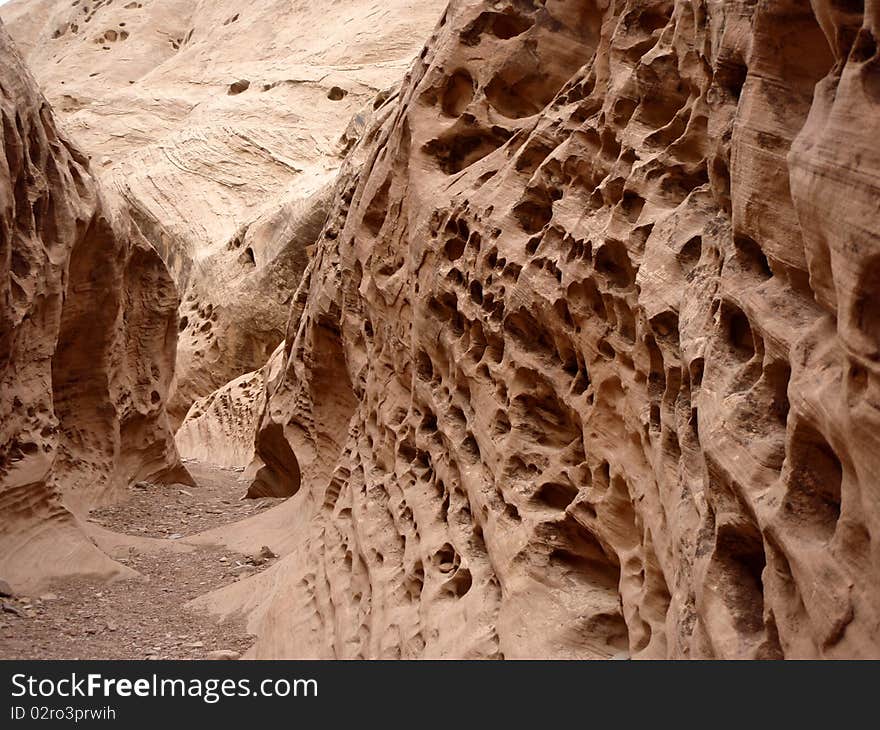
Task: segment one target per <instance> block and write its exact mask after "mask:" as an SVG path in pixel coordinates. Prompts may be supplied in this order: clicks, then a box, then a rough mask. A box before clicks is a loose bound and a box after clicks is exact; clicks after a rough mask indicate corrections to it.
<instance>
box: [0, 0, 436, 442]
mask: <svg viewBox="0 0 880 730" xmlns="http://www.w3.org/2000/svg"><path fill="white" fill-rule="evenodd" d="M441 11H442V8H441V7H438V6H437V5H436V4H435V3H432V2H426V1H425V0H392V1H390V2H389V1H388V0H336V1H334V2H328V1H326V0H324V1H322V2H290V0H257V1H254V2H248V3H246V4H245V5H243V4H242V3H241V2H240V1H239V0H200V1H199V2H193V0H151V1H150V2H121V1H120V0H117V2H110V1H107V0H90V1H89V2H80V3H76V4H72V3H71V2H70V0H49V1H48V2H47V1H46V0H13V2H11V3H9V4H8V5H4V6H3V7H2V8H0V15H2V17H3V18H4V19H5V20H6V21H7V22H8V23H9V26H10V32H11V34H12V35H13V37H14V38H15V39H16V40H17V41H18V42H19V43H20V44H21V45H22V47H23V48H25V49H26V51H27V54H26V55H27V60H28V63H29V65H30V66H31V68H32V69H33V71H34V74H35V76H36V77H37V79H38V80H39V81H40V84H41V85H42V87H43V88H44V90H45V92H46V94H47V96H48V98H49V100H50V102H52V103H53V105H54V106H55V107H56V108H57V109H59V111H60V112H61V113H62V115H63V119H64V121H65V124H66V125H67V127H68V128H69V129H70V131H71V133H72V134H73V135H74V138H75V139H76V140H77V142H78V143H79V144H80V145H82V147H83V148H84V150H85V151H86V152H87V153H88V154H89V155H90V156H91V158H92V161H93V163H94V169H95V170H97V171H98V174H99V176H100V177H101V178H102V180H103V181H105V182H106V183H108V186H110V187H113V188H116V189H117V190H119V191H120V192H121V195H122V198H123V199H124V200H125V201H126V203H127V206H128V207H129V209H130V212H131V214H132V215H133V217H134V219H135V221H136V222H137V223H138V225H139V226H140V228H141V230H142V232H143V233H144V235H146V237H147V238H148V239H149V240H150V242H151V243H153V245H154V246H155V247H156V248H157V249H158V250H159V251H160V253H161V254H162V256H163V258H164V259H165V261H166V263H167V264H168V267H169V269H170V270H171V272H172V274H173V276H174V279H175V282H176V284H177V286H178V290H179V291H180V292H181V294H182V296H181V298H182V300H183V306H182V308H181V313H180V314H181V328H182V329H181V336H180V346H179V347H178V361H177V368H176V375H177V380H176V388H175V392H174V395H173V397H172V400H171V403H170V404H169V412H170V414H171V416H172V419H173V421H174V423H175V425H177V424H179V423H180V421H181V420H182V419H183V417H184V416H185V415H186V412H187V410H188V409H189V407H190V405H191V404H192V403H193V402H194V401H195V400H197V399H199V398H201V397H204V396H207V395H208V394H210V393H211V392H212V391H214V390H215V389H217V388H220V387H222V386H223V385H225V384H226V383H227V382H228V381H230V380H232V379H233V378H235V377H238V376H239V375H241V374H243V373H245V372H249V371H252V370H256V369H258V368H260V367H261V366H262V365H263V364H264V363H265V362H266V360H267V358H268V357H269V356H270V355H271V354H272V352H273V351H274V350H275V348H276V347H277V345H278V344H279V343H280V342H281V340H282V339H283V333H284V326H285V322H286V318H287V312H288V310H289V308H290V296H291V293H292V291H293V290H295V289H296V285H297V283H298V282H299V277H300V275H301V273H302V269H303V267H304V265H305V260H306V253H305V250H306V247H307V246H309V245H311V244H313V243H314V241H315V238H316V237H317V235H318V233H319V232H320V228H321V225H322V224H323V221H324V217H325V214H326V204H327V196H326V191H327V190H328V188H329V187H330V186H332V181H333V178H334V177H335V174H336V170H337V169H338V167H339V165H340V163H341V159H342V153H343V152H344V151H345V147H346V143H347V139H346V137H345V133H346V131H347V130H348V127H349V122H350V120H351V119H352V117H353V116H355V115H356V114H358V113H359V112H361V110H362V108H364V107H365V106H366V107H367V108H369V106H370V105H372V103H373V101H374V99H375V98H376V97H377V94H379V95H380V98H381V95H382V94H383V93H384V90H385V89H387V88H388V87H389V86H392V85H393V84H396V83H397V82H398V81H399V80H400V78H401V77H402V76H403V74H404V72H405V70H406V68H407V66H408V65H409V64H410V63H411V61H412V59H413V57H414V56H415V54H416V53H417V52H418V51H419V49H420V47H421V44H422V42H423V40H424V38H425V36H426V35H427V33H428V32H429V30H430V28H431V26H432V24H433V23H435V22H436V20H437V18H438V17H439V14H440V12H441ZM349 131H351V130H349ZM354 131H355V132H356V130H354ZM341 138H342V139H341Z"/></svg>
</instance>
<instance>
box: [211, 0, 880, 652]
mask: <svg viewBox="0 0 880 730" xmlns="http://www.w3.org/2000/svg"><path fill="white" fill-rule="evenodd" d="M869 7H870V8H873V9H872V10H870V11H869V12H867V13H865V14H864V15H863V13H862V10H861V3H839V2H832V1H831V0H827V1H826V0H815V1H814V2H812V3H811V4H810V3H804V2H796V1H795V0H768V1H767V2H760V3H752V2H740V1H738V0H727V1H725V2H711V3H707V2H701V1H697V0H678V1H673V0H654V1H651V0H629V1H626V2H624V1H618V2H615V1H613V0H612V1H610V2H592V1H588V0H547V1H546V2H539V1H538V0H535V1H531V0H519V1H516V2H507V1H504V0H502V1H501V2H496V3H491V4H490V3H487V2H476V1H475V0H456V1H455V2H453V3H452V4H451V5H450V7H449V9H448V11H447V13H446V14H445V15H444V17H443V19H442V21H441V23H440V26H439V27H438V29H437V32H436V34H435V36H434V37H433V38H432V39H431V41H430V42H429V44H428V46H427V47H426V50H425V52H424V53H422V55H421V56H420V58H419V60H418V61H417V62H416V64H415V65H414V67H413V69H412V71H411V73H410V75H409V77H408V80H407V82H406V83H405V85H404V90H403V92H402V94H401V96H400V99H399V100H394V101H392V102H389V103H388V104H387V105H386V107H383V108H382V109H381V110H380V114H381V115H382V117H380V119H379V120H378V121H377V122H376V123H375V124H374V126H373V127H372V128H371V129H370V130H369V131H368V133H367V134H366V135H365V137H364V139H363V140H362V142H361V144H360V145H359V147H358V148H357V149H356V150H355V152H354V154H353V155H352V157H351V158H350V164H349V167H348V169H347V170H346V171H345V172H344V173H343V176H342V178H341V180H340V183H339V188H338V190H337V195H336V198H335V202H334V205H333V209H332V212H331V218H330V220H329V222H328V224H327V227H326V229H325V231H324V234H323V236H322V238H321V240H320V242H319V246H318V249H317V252H316V255H315V257H314V259H313V260H312V262H311V263H310V266H309V268H308V270H307V272H306V276H305V279H304V281H303V284H302V287H301V289H300V291H299V293H298V295H297V297H296V299H295V302H294V311H293V315H292V317H291V322H290V325H289V328H288V333H287V342H288V345H287V350H286V352H285V356H286V361H285V374H284V375H283V377H282V378H281V379H280V380H279V381H278V382H277V383H275V384H274V385H273V384H270V386H269V399H268V403H267V406H266V410H265V413H264V416H263V424H262V432H264V433H265V432H271V434H272V438H273V443H274V442H275V441H276V440H277V436H278V434H279V433H281V434H283V435H284V437H285V439H286V441H287V443H288V444H289V446H290V448H291V450H292V451H293V453H294V454H295V459H296V467H297V474H299V475H300V476H301V484H296V485H295V486H296V488H297V489H298V492H297V493H296V496H295V497H294V498H293V499H292V500H291V501H290V504H291V505H292V506H291V507H290V508H289V509H290V513H291V515H293V514H295V515H296V518H295V520H294V519H292V522H291V524H292V525H293V526H295V529H296V530H298V540H299V543H298V547H296V548H295V549H293V550H291V553H290V555H289V556H288V557H287V558H285V560H284V561H282V562H281V563H280V564H279V565H278V566H276V567H275V568H273V572H272V579H271V582H270V581H269V580H268V579H266V578H257V579H253V580H252V583H253V581H256V583H257V584H256V585H253V584H246V585H247V587H246V588H245V589H242V590H247V591H248V593H249V594H250V595H248V596H246V597H245V596H244V595H243V594H242V593H241V591H239V592H236V590H235V589H233V590H229V591H226V592H225V593H224V594H222V595H220V596H218V597H217V601H218V603H217V605H218V606H225V608H226V609H228V608H229V606H230V605H232V604H235V603H236V601H238V605H244V606H246V607H248V608H249V609H253V610H254V614H253V616H254V626H255V628H257V629H258V630H259V631H260V632H261V640H260V643H259V644H258V648H257V653H258V655H261V656H271V655H276V656H278V655H282V656H321V657H329V656H340V657H341V656H345V657H355V656H358V657H394V656H403V657H412V656H456V657H471V656H484V657H499V656H506V657H548V656H549V657H584V656H586V657H607V656H611V655H614V654H617V653H620V652H627V653H629V654H631V655H632V656H635V657H723V658H740V657H762V658H777V657H783V656H784V657H867V656H873V657H877V656H878V655H880V632H878V619H880V616H878V606H880V585H878V576H880V556H878V547H877V546H878V540H880V507H878V501H877V498H878V493H880V492H878V487H877V476H876V475H877V474H878V473H880V461H878V459H880V456H878V455H880V429H878V423H880V420H878V419H880V411H878V408H880V398H878V395H877V393H878V382H880V381H878V374H880V368H878V357H880V356H878V352H880V350H878V347H880V327H878V326H876V325H877V322H880V317H878V316H877V312H880V304H878V301H880V299H878V297H880V279H878V275H880V266H878V265H877V262H878V261H880V238H878V230H880V213H878V210H877V206H876V201H877V200H878V192H880V191H878V182H877V180H878V178H877V174H876V172H877V170H878V169H880V159H878V155H880V152H878V148H877V145H876V139H877V136H878V132H880V129H878V126H880V121H878V120H880V94H878V92H877V90H878V88H880V61H878V53H877V45H876V38H877V35H878V33H880V16H878V10H877V7H876V5H869ZM817 84H818V86H817ZM814 89H815V93H814ZM361 162H363V168H362V171H361V172H360V173H358V170H359V169H360V168H359V165H360V163H361ZM342 363H344V365H343V364H342ZM274 448H275V450H276V451H277V445H276V447H274ZM258 451H259V449H258ZM271 461H272V460H271V459H264V462H266V463H265V464H264V465H263V468H264V469H269V470H270V471H271V466H272V465H271V463H270V462H271ZM281 472H283V469H282V470H280V471H279V473H278V474H277V475H276V476H277V477H278V478H279V479H281V480H284V479H285V478H286V477H285V475H284V474H283V473H281ZM260 591H264V592H263V593H259V592H260ZM255 595H260V598H255V597H254V596H255ZM224 602H225V603H224Z"/></svg>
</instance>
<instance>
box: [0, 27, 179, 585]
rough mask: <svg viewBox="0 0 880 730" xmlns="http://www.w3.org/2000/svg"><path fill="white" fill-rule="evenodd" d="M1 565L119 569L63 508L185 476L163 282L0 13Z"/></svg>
mask: <svg viewBox="0 0 880 730" xmlns="http://www.w3.org/2000/svg"><path fill="white" fill-rule="evenodd" d="M0 66H2V68H3V77H2V79H0V116H2V149H3V153H4V154H3V155H2V156H0V287H2V289H0V292H2V293H0V296H2V306H0V383H2V385H0V575H3V577H4V578H5V579H7V580H8V581H9V582H10V583H12V585H13V586H14V587H17V588H19V587H23V588H30V587H33V586H35V585H38V584H39V583H41V582H43V581H45V580H46V579H48V578H49V577H52V576H58V575H65V574H69V573H74V572H75V573H92V572H94V573H100V574H111V573H114V572H116V573H118V572H122V571H123V569H122V566H120V565H118V564H115V563H113V562H112V561H111V560H110V559H109V558H107V557H106V556H105V555H103V554H102V553H100V552H99V551H98V550H97V548H95V547H94V545H93V544H92V543H91V542H90V541H89V540H88V539H87V538H86V537H85V535H84V534H82V533H81V532H80V531H79V528H78V526H77V523H76V520H75V518H74V516H73V514H72V513H71V511H68V509H70V510H72V511H73V512H76V513H81V512H82V511H84V510H86V509H88V508H90V507H92V506H94V505H96V504H101V503H104V502H106V501H109V500H112V499H113V498H114V496H115V493H116V491H117V490H118V489H119V488H120V487H123V486H125V485H126V484H128V483H129V482H131V481H134V480H137V479H147V478H149V479H150V480H151V481H154V482H162V481H171V482H173V481H189V475H188V474H187V473H186V471H185V469H183V467H182V466H181V465H180V461H179V459H178V456H177V451H176V449H175V446H174V442H173V440H172V437H171V433H170V431H169V425H168V418H167V415H166V413H165V399H166V396H167V393H168V388H169V385H170V381H171V378H172V374H173V367H174V357H175V348H176V331H177V317H176V308H177V304H178V298H177V293H176V290H175V287H174V284H173V282H172V281H171V278H170V277H169V275H168V273H167V271H166V269H165V266H164V264H163V263H162V260H161V259H160V257H159V256H158V255H157V253H156V252H155V251H154V250H153V249H152V247H151V246H150V245H149V244H148V243H147V242H146V240H145V239H144V238H143V237H142V236H141V235H140V233H139V232H138V230H137V228H136V227H135V226H134V225H133V224H132V223H131V221H130V220H128V219H126V218H124V217H122V216H119V215H116V214H114V212H113V209H112V208H111V207H110V206H109V205H108V203H107V202H106V199H105V198H104V197H103V196H102V194H101V192H100V191H99V189H98V188H97V186H96V184H95V182H94V180H93V178H92V177H91V174H90V171H89V165H88V162H87V160H86V159H85V157H84V156H83V155H82V154H81V153H80V152H79V151H78V150H77V149H76V148H75V147H74V146H72V145H71V144H70V142H69V141H68V140H67V138H66V136H65V135H64V134H63V133H62V132H61V131H60V130H59V129H58V127H57V125H56V123H55V120H54V118H53V113H52V110H51V108H50V107H49V105H48V103H47V102H46V101H45V99H44V98H43V96H42V95H41V94H40V92H39V90H38V89H37V86H36V83H35V82H34V80H33V79H32V77H31V76H30V74H29V73H28V71H27V70H26V69H25V68H24V65H23V63H22V61H21V58H20V56H19V55H18V53H17V51H16V50H15V49H14V48H13V46H12V44H11V41H10V40H9V36H8V35H7V34H6V31H5V29H3V28H2V26H0Z"/></svg>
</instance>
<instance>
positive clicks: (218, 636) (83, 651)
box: [0, 462, 282, 659]
mask: <svg viewBox="0 0 880 730" xmlns="http://www.w3.org/2000/svg"><path fill="white" fill-rule="evenodd" d="M187 467H188V469H189V470H190V472H191V473H192V475H193V477H194V478H195V480H196V482H197V485H198V486H197V487H189V486H182V485H153V484H148V483H146V482H139V483H138V484H136V485H132V486H131V487H130V488H129V494H128V495H127V497H126V498H125V499H123V500H122V501H120V502H118V503H117V504H114V505H113V506H112V507H107V508H103V509H99V510H95V511H94V512H93V513H92V516H91V517H90V518H89V523H90V524H89V531H90V532H91V533H92V536H93V539H94V540H95V541H96V542H97V543H98V544H99V545H100V546H101V547H102V548H103V549H105V550H106V551H107V552H109V553H110V554H111V555H112V556H113V557H114V558H116V559H117V560H118V561H119V562H121V563H123V564H124V565H127V566H128V567H130V568H132V569H134V570H136V571H137V572H138V573H139V574H141V576H142V579H141V580H120V581H117V582H115V583H111V584H109V585H108V584H107V583H106V582H105V581H104V580H100V579H98V580H96V579H88V578H76V579H68V580H64V581H58V582H56V583H54V584H53V585H51V586H50V587H49V588H48V589H46V590H44V591H41V592H40V594H39V596H28V597H8V596H7V597H4V598H2V599H0V600H2V613H0V637H2V640H0V659H24V658H28V659H206V658H214V659H234V658H237V657H238V656H240V655H241V654H243V653H244V652H245V651H247V649H248V648H249V647H250V645H251V644H252V643H253V637H249V636H248V635H247V633H246V631H245V627H244V622H243V621H241V620H236V619H231V620H228V621H224V622H222V623H219V624H218V623H216V622H215V621H214V620H212V618H211V617H210V616H207V615H205V614H204V613H201V612H196V611H192V610H190V609H189V608H187V606H186V604H187V602H188V601H190V600H192V599H193V598H196V597H197V596H200V595H202V594H204V593H207V592H209V591H211V590H214V589H217V588H220V587H222V586H225V585H228V584H229V583H232V582H234V581H237V580H240V579H242V578H245V577H247V576H250V575H253V574H255V573H258V572H260V571H262V570H265V569H266V568H268V567H269V566H270V565H272V564H273V563H274V562H275V560H276V559H277V557H276V556H275V554H274V552H273V551H272V549H271V547H269V546H266V548H265V549H264V550H262V551H259V552H257V553H255V554H254V555H243V554H240V553H236V552H234V551H230V550H227V549H224V548H222V547H219V546H206V545H193V544H188V543H187V541H186V540H187V538H188V537H191V536H193V535H196V534H198V533H199V532H202V531H204V530H208V529H211V528H215V527H220V526H222V525H227V524H230V523H233V522H238V521H239V520H242V519H245V518H246V517H250V516H251V515H254V514H256V513H259V512H262V511H264V510H266V509H268V508H270V507H271V506H272V505H273V504H275V503H277V502H279V501H282V500H276V499H260V500H242V499H240V497H241V495H242V494H243V493H244V487H243V485H244V482H243V481H242V479H241V473H240V471H237V470H234V469H222V468H219V467H215V466H212V465H209V464H201V463H195V462H190V463H188V464H187Z"/></svg>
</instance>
